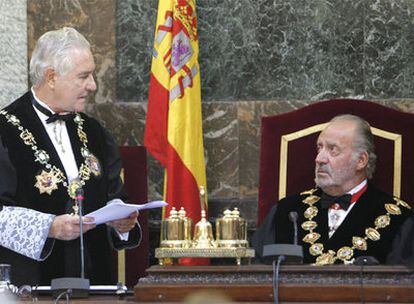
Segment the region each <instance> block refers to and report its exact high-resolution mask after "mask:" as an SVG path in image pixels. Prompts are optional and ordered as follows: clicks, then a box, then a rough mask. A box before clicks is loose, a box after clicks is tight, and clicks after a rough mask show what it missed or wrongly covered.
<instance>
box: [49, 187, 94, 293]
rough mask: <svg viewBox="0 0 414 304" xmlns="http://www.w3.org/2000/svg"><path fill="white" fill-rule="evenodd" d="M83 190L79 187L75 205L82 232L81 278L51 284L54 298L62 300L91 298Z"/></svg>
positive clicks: (80, 239)
mask: <svg viewBox="0 0 414 304" xmlns="http://www.w3.org/2000/svg"><path fill="white" fill-rule="evenodd" d="M83 195H84V193H83V189H82V188H81V187H79V188H78V189H76V192H75V204H77V205H78V207H79V230H80V236H79V241H80V258H81V265H80V267H81V277H80V278H71V277H65V278H56V279H53V280H52V281H51V283H50V290H51V291H52V295H53V297H54V298H60V297H62V295H64V294H66V297H72V298H87V297H88V296H89V287H90V282H89V279H85V256H84V246H83V221H82V212H83V206H82V203H83V200H84V196H83Z"/></svg>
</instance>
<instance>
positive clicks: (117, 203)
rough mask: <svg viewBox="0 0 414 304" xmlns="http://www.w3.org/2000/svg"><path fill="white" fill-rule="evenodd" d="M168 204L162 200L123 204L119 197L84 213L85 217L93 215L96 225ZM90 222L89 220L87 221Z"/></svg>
mask: <svg viewBox="0 0 414 304" xmlns="http://www.w3.org/2000/svg"><path fill="white" fill-rule="evenodd" d="M167 205H168V204H167V203H166V202H164V201H152V202H149V203H146V204H142V205H134V204H125V203H124V202H123V201H122V200H120V199H113V200H111V201H110V202H108V204H107V205H106V206H105V207H102V208H100V209H98V210H95V211H93V212H91V213H89V214H86V215H84V216H85V217H93V218H94V222H92V224H93V223H95V224H96V225H99V224H103V223H107V222H110V221H114V220H119V219H122V218H126V217H127V216H129V215H130V214H131V213H132V212H134V211H139V210H144V209H151V208H159V207H165V206H167ZM88 224H91V222H88Z"/></svg>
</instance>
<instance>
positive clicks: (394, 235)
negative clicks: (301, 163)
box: [252, 183, 414, 265]
mask: <svg viewBox="0 0 414 304" xmlns="http://www.w3.org/2000/svg"><path fill="white" fill-rule="evenodd" d="M320 193H321V192H320V190H318V192H316V195H320ZM305 197H306V195H299V194H297V195H293V196H289V197H287V198H284V199H282V200H281V201H280V202H279V203H277V204H275V206H273V208H272V209H271V211H270V212H269V214H268V215H267V216H266V218H265V220H264V222H263V224H262V225H261V226H260V227H259V228H258V230H257V231H256V233H255V234H254V235H253V237H252V246H253V247H254V248H255V250H256V254H257V256H258V257H259V258H261V259H262V261H264V262H267V261H266V260H265V259H263V256H262V253H263V246H264V245H267V244H274V243H287V244H292V243H293V231H294V229H293V224H292V223H291V222H290V221H289V218H288V214H289V212H291V211H296V212H297V213H298V216H299V217H298V244H299V245H302V246H303V252H304V263H306V264H307V263H314V262H315V257H314V256H312V255H310V253H309V244H308V243H304V242H303V241H302V239H303V237H304V236H305V235H306V232H305V231H304V230H303V229H302V228H301V224H302V223H303V222H304V221H305V220H306V219H305V217H304V215H303V213H304V211H305V209H306V208H307V206H308V205H306V204H304V203H302V200H303V199H304V198H305ZM390 202H391V203H392V202H393V198H392V196H390V195H388V194H386V193H384V192H382V191H380V190H378V189H376V188H375V187H374V186H373V185H372V184H370V183H368V188H367V191H366V192H365V193H364V194H363V195H362V196H361V197H360V199H359V200H358V202H356V205H355V206H354V207H353V208H352V210H351V211H350V212H349V214H348V215H347V217H346V218H345V219H344V221H343V222H342V224H341V225H340V226H339V227H338V229H337V230H336V232H335V233H334V234H333V235H332V237H331V238H330V239H329V237H328V231H329V228H328V209H322V208H321V207H320V204H319V203H316V204H315V206H317V207H318V209H319V213H318V215H317V216H316V217H314V218H313V220H314V221H316V222H317V223H318V227H317V228H316V229H315V230H314V231H315V232H318V233H319V234H321V239H320V240H318V242H319V243H322V244H323V245H324V248H325V249H324V252H326V251H327V250H329V249H332V250H334V251H335V252H336V251H337V250H338V249H340V248H341V247H343V246H350V247H352V237H353V236H360V237H364V236H365V229H366V228H368V227H375V224H374V221H375V219H376V218H377V217H378V216H380V215H384V214H386V210H385V207H384V204H385V203H390ZM400 209H401V210H402V212H403V214H402V215H398V216H395V215H391V224H390V225H389V226H388V227H386V228H383V229H379V231H380V234H381V239H380V240H379V241H376V242H374V241H371V240H368V241H367V243H368V248H367V251H360V250H356V249H355V250H354V257H358V256H373V257H375V258H376V259H377V260H378V261H379V262H380V263H382V264H385V263H386V264H406V265H414V242H413V241H414V216H413V213H412V211H411V210H409V209H406V208H405V207H402V206H400Z"/></svg>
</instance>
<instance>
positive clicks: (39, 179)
mask: <svg viewBox="0 0 414 304" xmlns="http://www.w3.org/2000/svg"><path fill="white" fill-rule="evenodd" d="M60 182H61V177H60V174H59V172H57V171H56V170H54V168H53V169H51V170H49V171H45V170H42V172H41V173H40V174H39V175H36V183H35V187H36V188H37V189H39V193H40V194H42V193H47V194H49V195H50V194H52V191H53V190H56V189H57V188H58V183H60Z"/></svg>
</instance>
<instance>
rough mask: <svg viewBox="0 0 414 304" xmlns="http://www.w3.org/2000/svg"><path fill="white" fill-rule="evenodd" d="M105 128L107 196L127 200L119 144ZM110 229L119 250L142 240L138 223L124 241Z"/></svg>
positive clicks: (113, 241) (133, 245)
mask: <svg viewBox="0 0 414 304" xmlns="http://www.w3.org/2000/svg"><path fill="white" fill-rule="evenodd" d="M103 130H104V135H105V146H106V153H105V154H106V159H105V160H104V166H105V167H106V172H108V189H107V191H108V193H107V197H108V199H109V200H111V199H114V198H120V199H122V200H127V194H126V192H125V189H124V184H123V182H122V180H121V176H120V173H121V169H122V161H121V157H120V155H119V150H118V145H117V144H116V142H115V140H114V138H113V137H112V135H111V134H110V133H109V132H108V131H107V130H106V129H105V128H103ZM108 231H109V235H110V241H111V243H112V245H113V247H114V248H115V249H117V250H121V249H125V248H134V247H137V246H138V245H139V243H140V242H141V227H140V226H139V224H138V223H137V224H136V225H135V227H134V228H133V229H132V230H131V231H130V232H129V236H128V240H127V241H122V240H121V239H120V238H119V236H118V234H117V233H116V231H115V229H113V228H112V227H109V226H108Z"/></svg>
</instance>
